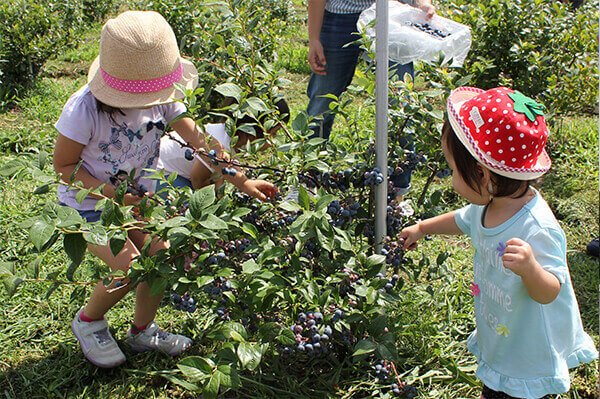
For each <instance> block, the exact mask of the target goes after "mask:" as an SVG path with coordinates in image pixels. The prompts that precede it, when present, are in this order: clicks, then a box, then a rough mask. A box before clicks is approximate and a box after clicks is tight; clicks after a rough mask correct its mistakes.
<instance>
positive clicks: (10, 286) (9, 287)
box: [2, 276, 23, 297]
mask: <svg viewBox="0 0 600 399" xmlns="http://www.w3.org/2000/svg"><path fill="white" fill-rule="evenodd" d="M22 282H23V280H22V279H21V278H20V277H17V276H9V277H5V278H4V279H2V283H3V284H4V288H6V292H7V293H8V296H9V297H12V296H13V295H14V294H15V292H17V287H18V286H19V284H21V283H22Z"/></svg>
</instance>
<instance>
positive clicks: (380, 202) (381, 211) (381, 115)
mask: <svg viewBox="0 0 600 399" xmlns="http://www.w3.org/2000/svg"><path fill="white" fill-rule="evenodd" d="M376 10H377V14H376V18H377V21H376V29H375V37H376V47H375V52H376V57H375V62H376V63H375V65H376V70H375V95H376V98H375V163H376V165H377V167H378V168H379V169H380V170H381V173H383V183H381V184H379V185H378V186H376V189H375V240H374V241H375V243H376V245H375V252H377V253H381V249H382V247H383V245H382V244H381V243H382V241H383V238H384V237H385V236H386V232H387V227H386V217H387V211H386V210H387V186H388V173H387V172H388V170H387V169H388V166H387V164H388V163H387V148H388V0H377V4H376Z"/></svg>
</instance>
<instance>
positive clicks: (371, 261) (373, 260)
mask: <svg viewBox="0 0 600 399" xmlns="http://www.w3.org/2000/svg"><path fill="white" fill-rule="evenodd" d="M384 262H385V256H384V255H371V256H369V257H368V258H367V264H366V266H367V269H371V268H373V267H375V266H378V265H382V264H383V263H384Z"/></svg>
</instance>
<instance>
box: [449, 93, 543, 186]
mask: <svg viewBox="0 0 600 399" xmlns="http://www.w3.org/2000/svg"><path fill="white" fill-rule="evenodd" d="M543 110H544V106H543V105H541V104H539V103H537V102H535V101H534V100H532V99H531V98H529V97H526V96H524V95H523V94H521V93H519V92H518V91H515V90H511V89H508V88H506V87H497V88H495V89H491V90H487V91H484V90H481V89H478V88H475V87H459V88H457V89H455V90H453V91H452V93H450V97H449V98H448V119H449V121H450V124H451V125H452V129H453V130H454V132H455V133H456V135H457V136H458V138H459V139H460V141H461V142H462V143H463V144H464V146H465V147H466V148H467V149H468V150H469V152H470V153H471V154H472V155H473V156H474V157H475V159H476V160H478V161H479V162H481V163H482V164H483V165H484V166H485V167H487V168H488V169H490V170H491V171H493V172H496V173H498V174H499V175H502V176H506V177H510V178H512V179H517V180H532V179H536V178H538V177H540V176H542V175H543V174H544V173H546V172H547V171H548V169H550V165H551V161H550V158H549V157H548V154H547V153H546V150H544V146H545V145H546V141H547V140H548V127H547V126H546V122H545V120H544V114H543Z"/></svg>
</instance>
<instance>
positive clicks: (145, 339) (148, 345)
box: [125, 322, 192, 356]
mask: <svg viewBox="0 0 600 399" xmlns="http://www.w3.org/2000/svg"><path fill="white" fill-rule="evenodd" d="M125 342H127V344H128V345H129V346H131V349H133V350H134V351H137V352H145V351H155V350H159V351H161V352H164V353H166V354H167V355H171V356H175V355H178V354H180V353H181V352H183V351H184V350H186V349H187V348H189V347H190V345H191V344H192V340H191V339H189V338H188V337H184V336H183V335H179V334H171V333H168V332H166V331H163V330H161V329H160V328H159V327H158V326H157V325H156V323H155V322H152V323H150V325H149V326H148V327H146V329H145V330H144V331H140V332H139V333H137V334H133V333H132V332H131V329H129V330H127V340H126V341H125Z"/></svg>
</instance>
